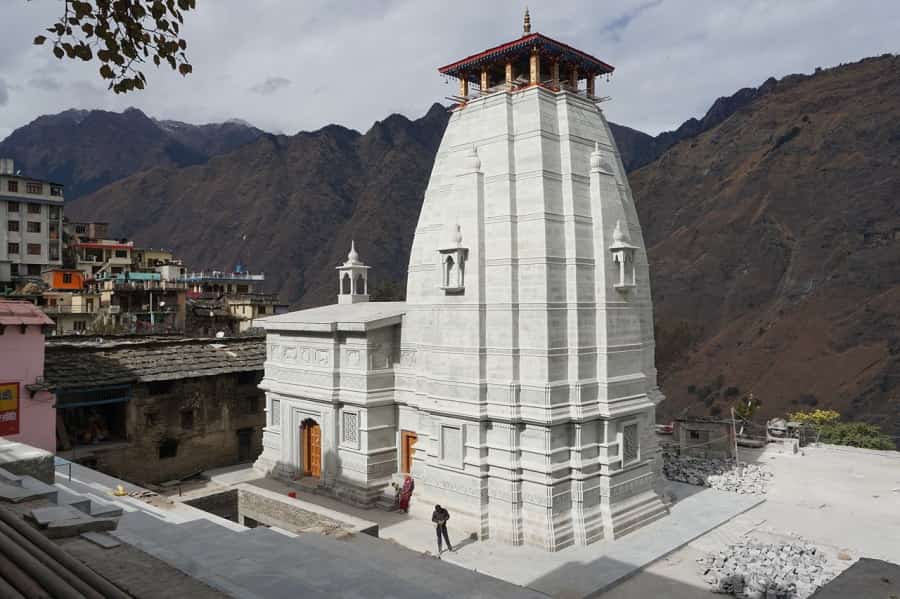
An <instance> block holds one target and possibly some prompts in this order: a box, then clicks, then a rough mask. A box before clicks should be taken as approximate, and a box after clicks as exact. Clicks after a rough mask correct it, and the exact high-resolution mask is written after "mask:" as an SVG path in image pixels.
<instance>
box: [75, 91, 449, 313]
mask: <svg viewBox="0 0 900 599" xmlns="http://www.w3.org/2000/svg"><path fill="white" fill-rule="evenodd" d="M447 119H448V114H447V111H446V109H444V108H443V107H441V106H440V105H438V104H435V105H434V106H433V107H432V108H431V110H429V111H428V113H427V114H426V115H425V116H424V117H422V118H420V119H418V120H415V121H410V120H409V119H407V118H405V117H403V116H399V115H394V116H391V117H389V118H387V119H385V120H384V121H380V122H378V123H376V124H375V125H374V126H373V127H372V128H371V129H370V130H369V131H368V132H367V133H365V134H364V135H363V134H360V133H358V132H356V131H352V130H350V129H345V128H343V127H338V126H335V125H331V126H328V127H325V128H324V129H321V130H319V131H316V132H313V133H300V134H298V135H294V136H276V135H269V134H266V135H263V136H262V137H260V138H259V139H258V140H256V141H255V142H252V143H250V144H247V145H245V146H242V147H240V148H239V149H237V150H235V151H233V152H231V153H229V154H227V155H222V156H218V157H215V158H212V159H211V160H209V162H207V163H205V164H201V165H195V166H189V167H182V168H177V167H166V168H157V169H153V170H149V171H144V172H141V173H138V174H135V175H132V176H131V177H128V178H126V179H123V180H121V181H119V182H116V183H113V184H111V185H108V186H106V187H105V188H103V189H102V190H100V191H98V192H97V193H94V194H92V195H91V196H88V197H86V198H82V199H80V200H78V201H76V202H74V203H73V204H71V206H70V207H68V208H67V214H70V215H71V216H72V217H75V218H79V217H84V218H88V217H99V216H101V215H102V218H103V219H104V220H108V221H109V222H110V223H113V231H114V233H115V234H116V235H117V236H118V235H121V236H126V237H129V238H133V239H134V240H135V241H136V242H137V243H138V244H147V245H152V246H160V245H162V246H165V247H171V248H173V249H174V250H176V251H177V252H178V254H179V255H180V256H182V257H183V258H184V259H185V260H186V261H187V263H188V264H190V265H191V266H192V267H197V268H219V269H228V268H231V267H233V266H234V264H235V263H237V262H241V263H242V264H244V265H246V266H247V267H248V268H250V269H251V270H257V271H260V270H261V271H265V273H266V274H267V275H268V276H269V278H270V280H271V281H272V282H273V283H274V284H275V285H274V288H273V290H275V291H278V292H280V293H281V295H282V297H283V298H284V299H285V300H287V301H289V302H292V303H294V304H295V305H317V304H323V303H328V302H331V301H334V295H335V282H334V278H335V274H334V266H335V265H336V264H338V263H339V262H340V261H342V260H343V259H345V257H346V254H347V250H348V249H349V247H350V239H351V237H355V239H356V246H357V248H358V249H359V251H360V253H361V254H362V257H363V258H364V259H365V260H366V262H367V263H368V264H370V265H372V266H373V267H374V275H373V281H372V283H373V285H375V286H377V285H379V284H383V283H384V282H386V281H395V282H397V283H401V284H402V283H405V279H406V273H405V271H406V265H407V262H408V255H409V248H410V245H411V244H412V235H413V231H414V229H415V223H416V221H417V219H418V216H419V208H420V206H421V202H422V196H423V194H424V191H425V186H426V184H427V181H428V175H429V174H430V172H431V165H432V162H433V160H434V155H435V152H436V151H437V146H438V144H439V142H440V139H441V136H442V135H443V132H444V128H445V127H446V124H447Z"/></svg>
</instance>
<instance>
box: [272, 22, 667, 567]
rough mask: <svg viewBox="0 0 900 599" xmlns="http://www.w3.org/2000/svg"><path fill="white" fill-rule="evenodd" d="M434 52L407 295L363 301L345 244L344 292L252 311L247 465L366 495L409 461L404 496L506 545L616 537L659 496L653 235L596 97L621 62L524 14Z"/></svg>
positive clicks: (358, 268)
mask: <svg viewBox="0 0 900 599" xmlns="http://www.w3.org/2000/svg"><path fill="white" fill-rule="evenodd" d="M439 70H440V72H441V73H442V74H443V75H444V76H446V77H451V78H454V79H456V80H458V82H459V95H458V97H457V98H456V99H457V102H458V103H457V104H456V105H455V106H454V108H453V109H452V114H451V117H450V122H449V124H448V126H447V130H446V132H445V133H444V138H443V140H442V142H441V145H440V148H439V149H438V152H437V156H436V158H435V163H434V169H433V171H432V173H431V179H430V181H429V184H428V188H427V190H426V192H425V198H424V202H423V205H422V211H421V214H420V216H419V222H418V225H417V227H416V231H415V238H414V241H413V246H412V252H411V256H410V261H409V278H408V282H407V299H406V301H405V302H369V301H368V296H367V295H366V291H367V277H368V274H367V273H368V269H367V268H366V267H365V265H364V264H363V263H362V260H361V258H360V255H358V254H357V252H356V249H355V248H354V249H352V250H351V253H350V256H348V260H347V262H346V263H344V265H343V266H339V267H338V276H339V277H340V278H339V280H338V283H339V289H340V292H341V293H340V294H339V297H340V303H338V304H335V305H331V306H325V307H321V308H314V309H311V310H304V311H300V312H293V313H290V314H285V315H280V316H275V317H270V318H267V319H263V320H260V321H258V324H259V325H260V326H264V327H265V328H266V330H267V345H268V357H267V361H266V374H265V378H264V380H263V382H262V386H263V388H264V389H265V390H266V391H267V395H268V410H269V417H268V426H267V427H266V431H265V435H264V440H263V445H264V452H263V455H262V456H261V457H260V460H259V461H258V462H257V467H258V468H260V469H263V470H265V471H266V472H268V473H271V474H273V475H280V476H297V475H305V476H309V477H311V478H312V480H313V481H315V483H316V484H318V485H320V486H321V487H323V488H325V489H330V490H331V491H332V492H333V493H334V494H335V495H337V496H340V497H344V498H347V499H349V500H352V501H354V502H357V503H362V504H372V503H375V502H378V501H379V500H380V499H381V498H382V497H383V495H384V493H385V492H386V490H387V492H389V491H390V487H389V484H390V482H391V481H392V480H396V479H397V477H400V476H402V475H403V474H404V473H406V472H410V473H411V475H412V476H413V478H414V479H415V481H416V494H415V496H414V498H413V503H414V504H419V505H421V506H423V508H427V509H428V510H430V508H431V507H432V505H433V504H434V503H440V504H441V505H445V506H447V507H448V508H449V509H450V511H451V512H452V513H453V514H454V518H456V519H463V518H469V519H471V520H472V521H474V522H475V524H476V526H477V528H478V529H479V530H480V532H481V535H482V536H483V537H485V538H491V539H497V540H500V541H503V542H508V543H512V544H529V545H536V546H539V547H543V548H545V549H547V550H558V549H562V548H565V547H567V546H570V545H573V544H577V545H584V544H589V543H592V542H594V541H596V540H599V539H601V538H604V537H606V538H614V537H618V536H620V535H622V534H625V533H627V532H629V531H631V530H634V529H635V528H638V527H640V526H642V525H644V524H646V523H648V522H650V521H652V520H654V519H656V518H658V517H660V516H662V515H664V514H665V513H666V508H665V506H664V504H663V502H662V501H661V500H660V497H659V495H658V493H657V491H656V484H655V483H656V481H657V476H658V472H657V466H656V465H655V458H656V442H655V437H654V423H655V409H656V405H657V404H658V403H659V401H660V400H662V394H661V393H660V391H659V389H658V387H657V384H656V368H655V366H654V340H653V315H652V303H651V296H650V278H649V273H648V265H647V252H646V248H645V246H644V241H643V236H642V234H641V227H640V224H639V223H638V220H637V215H636V212H635V207H634V202H633V200H632V197H631V191H630V189H629V187H628V181H627V179H626V176H625V170H624V168H623V167H622V162H621V160H620V158H619V153H618V151H617V149H616V146H615V142H614V141H613V139H612V136H611V134H610V129H609V126H608V124H607V122H606V119H605V118H604V116H603V113H602V112H601V111H600V110H599V109H598V106H597V104H598V103H599V102H600V98H598V97H597V90H596V86H597V78H598V77H601V76H604V75H609V74H610V73H611V72H612V71H613V67H612V66H610V65H608V64H606V63H605V62H603V61H601V60H598V59H597V58H594V57H593V56H591V55H589V54H587V53H585V52H581V51H579V50H576V49H574V48H572V47H570V46H568V45H566V44H564V43H561V42H558V41H555V40H553V39H551V38H549V37H547V36H544V35H542V34H540V33H531V31H530V22H529V19H528V16H527V14H526V21H525V27H524V32H523V34H522V36H521V37H519V38H518V39H515V40H513V41H511V42H508V43H505V44H501V45H499V46H496V47H493V48H490V49H488V50H485V51H483V52H480V53H478V54H474V55H472V56H470V57H468V58H465V59H463V60H459V61H457V62H454V63H451V64H449V65H447V66H445V67H442V68H441V69H439ZM360 250H361V253H362V254H364V253H365V248H360ZM376 275H377V273H376ZM348 293H349V295H351V296H352V298H351V297H348Z"/></svg>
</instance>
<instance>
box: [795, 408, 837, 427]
mask: <svg viewBox="0 0 900 599" xmlns="http://www.w3.org/2000/svg"><path fill="white" fill-rule="evenodd" d="M840 419H841V415H840V414H839V413H837V412H835V411H834V410H812V411H811V412H794V413H792V414H788V420H793V421H794V422H800V423H801V424H815V425H816V426H822V425H825V424H833V423H836V422H837V421H838V420H840Z"/></svg>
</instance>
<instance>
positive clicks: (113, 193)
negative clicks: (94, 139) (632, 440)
mask: <svg viewBox="0 0 900 599" xmlns="http://www.w3.org/2000/svg"><path fill="white" fill-rule="evenodd" d="M148 120H149V119H148ZM446 122H447V113H446V111H445V110H444V109H443V108H442V107H440V106H439V105H435V106H434V107H432V109H431V110H430V111H429V112H428V114H426V115H425V116H424V117H423V118H421V119H418V120H415V121H410V120H408V119H406V118H404V117H402V116H397V115H395V116H392V117H389V118H388V119H386V120H384V121H382V122H379V123H376V124H375V126H373V127H372V129H371V130H369V131H368V132H366V133H365V134H360V133H358V132H355V131H351V130H348V129H344V128H342V127H337V126H329V127H326V128H324V129H322V130H320V131H316V132H313V133H301V134H298V135H295V136H273V135H263V136H261V137H259V138H258V139H256V141H253V142H251V143H248V144H246V145H242V146H240V147H238V148H237V149H235V150H233V151H231V152H228V153H223V154H221V155H219V156H216V157H213V158H211V159H209V160H208V161H205V162H202V163H200V164H193V163H191V162H190V161H189V160H188V161H187V165H186V166H179V164H180V163H178V162H175V161H172V162H170V163H169V164H168V165H167V166H162V167H158V168H151V169H150V170H140V167H132V168H134V170H135V171H137V172H134V173H133V174H131V175H130V176H128V177H126V178H124V179H121V180H120V181H117V182H115V183H112V184H110V185H107V186H105V187H104V188H102V189H100V190H98V191H97V192H95V193H93V194H91V195H89V196H88V197H84V198H82V199H80V200H78V201H76V202H74V204H72V205H71V207H70V209H69V210H68V212H69V214H70V215H72V216H75V217H84V218H88V217H97V218H103V219H104V220H109V221H110V222H112V223H114V231H115V233H116V234H117V235H123V236H129V237H132V238H134V239H135V240H136V241H137V243H139V244H148V245H156V246H158V245H164V246H167V247H172V248H173V249H175V250H176V251H177V252H179V253H180V254H181V255H183V256H184V257H185V259H186V260H188V262H189V263H190V264H191V265H193V266H196V267H207V268H209V267H215V268H228V267H230V266H231V265H233V264H234V263H236V262H238V261H240V262H242V263H244V264H247V265H248V266H249V267H250V268H252V269H254V270H264V271H265V272H266V273H267V274H268V275H269V277H270V279H271V280H272V281H273V282H277V285H276V288H275V290H277V291H280V292H281V294H282V297H283V298H284V299H285V300H287V301H289V302H291V303H292V304H294V305H295V306H310V305H317V304H321V303H326V302H330V301H333V297H334V293H335V289H334V270H333V268H334V266H335V264H337V263H338V262H339V261H340V260H341V259H342V258H343V256H344V255H345V254H346V251H347V247H348V246H349V243H350V238H351V236H355V237H356V240H357V247H358V248H359V250H360V252H361V254H362V256H363V258H364V259H365V260H366V261H367V262H368V263H369V264H371V265H372V266H373V267H374V277H373V278H374V281H373V283H374V285H375V286H376V287H377V286H379V285H381V284H384V283H385V282H389V281H394V282H396V283H398V284H400V285H402V283H403V281H404V280H405V272H404V271H405V268H406V263H407V260H408V252H409V247H410V242H411V239H412V234H413V229H414V226H415V222H416V220H417V217H418V212H419V207H420V202H421V198H422V193H423V191H424V188H425V185H426V183H427V179H428V174H429V172H430V169H431V163H432V160H433V157H434V153H435V151H436V148H437V145H438V142H439V140H440V137H441V134H442V133H443V130H444V127H445V126H446ZM153 123H155V126H157V127H159V128H162V129H167V130H171V129H173V128H174V129H177V127H172V126H168V127H166V126H165V123H163V124H159V123H156V122H155V121H153ZM613 131H614V135H615V136H616V139H617V141H618V143H619V146H620V148H621V151H622V154H623V160H624V162H625V164H626V165H627V166H628V167H629V168H632V169H637V170H635V171H633V172H632V174H631V181H632V187H633V189H634V193H635V198H636V200H637V204H638V209H639V211H640V213H641V219H642V223H643V226H644V229H645V238H646V239H647V242H648V244H649V245H650V259H651V266H652V272H653V282H654V299H655V303H656V321H657V327H658V357H659V360H658V361H659V365H660V374H661V381H662V385H663V390H664V392H665V393H666V395H667V396H668V397H669V400H668V401H667V402H666V403H665V404H663V408H662V411H661V412H662V417H663V418H668V417H671V416H673V415H678V414H681V413H684V412H685V411H691V412H694V413H700V414H702V413H727V410H728V408H729V407H730V405H731V404H733V403H734V402H735V401H736V400H738V399H740V398H741V397H743V396H745V395H746V394H747V393H749V392H751V391H752V392H753V393H754V394H755V395H756V397H757V398H759V399H760V400H762V402H763V408H762V410H763V414H764V415H774V414H781V413H783V412H784V411H786V410H789V409H793V408H804V407H812V406H820V407H824V406H828V407H836V408H838V409H840V410H841V411H843V412H844V413H845V414H847V415H849V416H853V417H859V418H864V419H867V420H871V421H874V422H878V423H880V424H882V425H884V426H885V428H887V429H888V430H891V431H897V430H900V426H898V425H900V422H898V420H900V416H898V409H900V332H898V331H900V329H898V327H897V325H898V316H900V210H898V204H897V200H896V198H897V197H898V194H900V174H898V173H900V169H898V167H900V66H898V59H897V58H894V57H892V56H886V57H881V58H875V59H869V60H865V61H862V62H860V63H855V64H849V65H843V66H841V67H837V68H834V69H828V70H824V71H821V72H819V73H817V74H815V75H812V76H790V77H787V78H785V79H782V80H780V81H775V80H774V79H770V80H769V81H766V82H765V83H764V84H763V85H762V86H761V87H760V88H757V89H744V90H740V91H739V92H737V93H736V94H734V95H733V96H731V97H728V98H720V99H719V100H717V101H716V102H715V104H714V105H713V106H712V108H711V109H710V110H709V111H708V112H707V114H706V115H705V116H704V117H703V118H702V119H699V120H697V119H691V120H689V121H687V122H686V123H684V124H683V125H682V126H681V127H679V128H678V129H677V130H675V131H673V132H667V133H663V134H661V135H659V136H657V137H650V136H648V135H645V134H643V133H640V132H638V131H634V130H632V129H628V128H625V127H619V126H614V127H613ZM167 135H168V137H167V138H166V139H171V138H172V137H173V134H172V133H171V131H169V133H168V134H167ZM192 138H193V139H199V136H188V137H184V138H181V139H182V141H180V142H179V143H180V144H181V145H180V146H179V147H187V148H188V149H189V150H190V151H192V152H197V153H198V154H202V153H203V152H206V153H210V152H211V150H209V149H206V150H203V148H198V147H197V146H193V147H189V146H187V145H186V144H187V142H188V141H190V139H192ZM176 141H177V140H176ZM88 147H89V148H90V147H91V146H90V144H88ZM151 147H160V146H158V145H157V146H151ZM163 147H164V146H163ZM142 159H143V158H142ZM151 162H152V161H151ZM154 166H156V165H155V164H154ZM638 167H641V168H638Z"/></svg>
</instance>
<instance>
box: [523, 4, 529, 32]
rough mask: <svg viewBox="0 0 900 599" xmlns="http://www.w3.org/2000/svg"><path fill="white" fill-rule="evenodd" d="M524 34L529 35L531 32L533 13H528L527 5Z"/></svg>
mask: <svg viewBox="0 0 900 599" xmlns="http://www.w3.org/2000/svg"><path fill="white" fill-rule="evenodd" d="M522 31H523V33H522V35H528V34H529V33H531V15H530V14H528V7H527V6H526V7H525V24H524V25H523V27H522Z"/></svg>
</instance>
